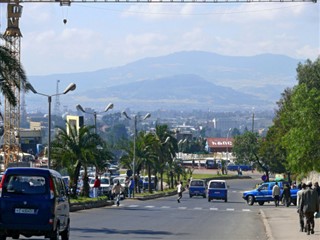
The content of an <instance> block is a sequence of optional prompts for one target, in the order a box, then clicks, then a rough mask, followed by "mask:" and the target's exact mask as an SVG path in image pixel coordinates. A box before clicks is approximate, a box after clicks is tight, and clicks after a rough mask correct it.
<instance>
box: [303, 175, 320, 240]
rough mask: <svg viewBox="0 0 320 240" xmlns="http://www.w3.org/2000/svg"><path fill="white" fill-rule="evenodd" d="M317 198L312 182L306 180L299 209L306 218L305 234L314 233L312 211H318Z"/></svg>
mask: <svg viewBox="0 0 320 240" xmlns="http://www.w3.org/2000/svg"><path fill="white" fill-rule="evenodd" d="M318 201H319V199H318V196H317V193H316V191H314V190H313V189H312V182H311V181H309V182H307V190H305V191H304V192H303V193H302V197H301V204H300V211H303V214H304V215H305V217H306V220H307V225H306V227H307V234H308V235H310V233H311V234H314V213H315V212H319V203H318Z"/></svg>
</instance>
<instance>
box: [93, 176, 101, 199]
mask: <svg viewBox="0 0 320 240" xmlns="http://www.w3.org/2000/svg"><path fill="white" fill-rule="evenodd" d="M100 186H101V182H100V179H99V177H98V176H96V179H95V180H94V183H93V197H94V198H97V197H98V192H99V188H100Z"/></svg>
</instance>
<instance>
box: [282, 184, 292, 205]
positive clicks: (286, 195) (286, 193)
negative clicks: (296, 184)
mask: <svg viewBox="0 0 320 240" xmlns="http://www.w3.org/2000/svg"><path fill="white" fill-rule="evenodd" d="M282 196H283V197H282V199H283V204H284V205H285V206H286V207H289V206H290V204H291V193H290V186H289V184H288V183H286V184H285V185H284V188H283V195H282Z"/></svg>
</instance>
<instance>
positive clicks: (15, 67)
mask: <svg viewBox="0 0 320 240" xmlns="http://www.w3.org/2000/svg"><path fill="white" fill-rule="evenodd" d="M1 39H4V37H3V35H2V34H0V40H1ZM26 84H27V76H26V74H25V71H24V69H23V67H22V65H21V64H20V61H19V60H18V59H16V58H15V57H14V56H13V55H12V54H11V52H10V49H9V48H7V47H5V46H1V45H0V90H1V92H2V94H3V95H4V96H5V98H6V99H7V100H8V102H9V103H10V104H11V105H12V106H16V105H17V99H16V96H15V93H14V90H13V88H12V87H13V86H14V87H16V88H17V89H19V90H20V89H21V88H22V89H24V90H26Z"/></svg>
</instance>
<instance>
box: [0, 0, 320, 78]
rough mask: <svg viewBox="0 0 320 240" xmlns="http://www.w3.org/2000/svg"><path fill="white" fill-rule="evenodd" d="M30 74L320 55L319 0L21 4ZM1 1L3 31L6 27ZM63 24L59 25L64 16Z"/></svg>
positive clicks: (23, 60) (25, 62) (23, 41)
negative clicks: (199, 56) (189, 54)
mask: <svg viewBox="0 0 320 240" xmlns="http://www.w3.org/2000/svg"><path fill="white" fill-rule="evenodd" d="M22 6H23V13H22V17H21V19H20V30H21V33H22V35H23V37H22V39H21V63H22V65H23V66H24V68H25V70H26V72H27V75H30V76H31V75H33V76H34V75H49V74H55V73H75V72H87V71H95V70H99V69H104V68H110V67H117V66H122V65H125V64H127V63H130V62H133V61H136V60H139V59H142V58H146V57H157V56H163V55H167V54H170V53H174V52H178V51H188V50H201V51H208V52H214V53H218V54H222V55H229V56H253V55H257V54H262V53H274V54H283V55H287V56H290V57H293V58H297V59H311V60H312V61H314V60H315V59H316V58H317V57H318V56H320V39H319V38H320V25H319V24H320V23H319V22H320V16H319V15H320V4H319V3H316V4H314V3H310V2H290V3H283V2H282V3H280V2H276V3H268V2H267V3H210V4H204V3H202V4H193V3H180V4H175V3H153V4H148V3H130V4H126V3H90V2H89V3H72V4H71V6H70V7H60V5H59V4H58V3H22ZM6 11H7V7H6V4H3V3H2V4H0V31H1V32H4V31H5V29H6V26H7V20H6V16H7V14H6ZM64 19H66V20H67V23H66V24H64V23H63V20H64Z"/></svg>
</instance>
